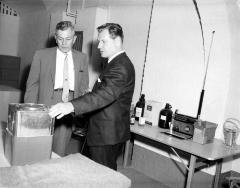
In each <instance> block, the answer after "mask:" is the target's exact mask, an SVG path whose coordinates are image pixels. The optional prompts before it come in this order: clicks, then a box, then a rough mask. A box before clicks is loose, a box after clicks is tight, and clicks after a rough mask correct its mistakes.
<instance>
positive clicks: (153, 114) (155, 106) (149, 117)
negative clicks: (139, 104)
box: [144, 100, 164, 126]
mask: <svg viewBox="0 0 240 188" xmlns="http://www.w3.org/2000/svg"><path fill="white" fill-rule="evenodd" d="M162 108H164V103H162V102H157V101H153V100H147V101H146V104H145V109H144V117H145V123H146V124H148V125H152V126H158V121H159V113H160V110H161V109H162Z"/></svg>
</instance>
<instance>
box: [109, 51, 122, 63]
mask: <svg viewBox="0 0 240 188" xmlns="http://www.w3.org/2000/svg"><path fill="white" fill-rule="evenodd" d="M124 52H125V51H124V50H121V51H119V52H117V53H115V54H114V55H113V56H112V57H110V58H109V59H108V63H109V62H110V61H112V60H113V58H114V57H116V56H118V55H119V54H121V53H124Z"/></svg>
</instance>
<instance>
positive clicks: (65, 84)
mask: <svg viewBox="0 0 240 188" xmlns="http://www.w3.org/2000/svg"><path fill="white" fill-rule="evenodd" d="M68 96H69V78H68V57H67V54H66V57H65V59H64V66H63V92H62V100H63V102H68Z"/></svg>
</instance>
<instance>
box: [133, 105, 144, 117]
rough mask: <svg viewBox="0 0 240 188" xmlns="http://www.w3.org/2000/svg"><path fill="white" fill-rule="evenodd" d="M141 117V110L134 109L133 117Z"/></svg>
mask: <svg viewBox="0 0 240 188" xmlns="http://www.w3.org/2000/svg"><path fill="white" fill-rule="evenodd" d="M141 115H142V108H139V107H136V113H135V117H141Z"/></svg>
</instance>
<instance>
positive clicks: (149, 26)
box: [140, 0, 154, 96]
mask: <svg viewBox="0 0 240 188" xmlns="http://www.w3.org/2000/svg"><path fill="white" fill-rule="evenodd" d="M153 7H154V0H152V7H151V13H150V19H149V25H148V35H147V43H146V49H145V57H144V63H143V71H142V80H141V89H140V96H141V93H142V87H143V79H144V71H145V66H146V61H147V51H148V41H149V35H150V29H151V22H152V13H153Z"/></svg>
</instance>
